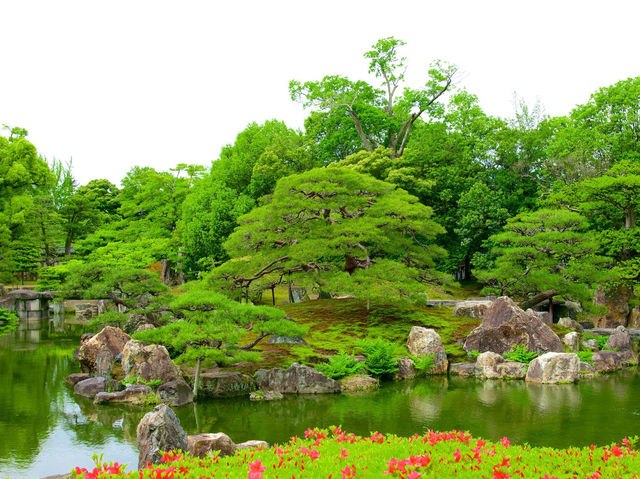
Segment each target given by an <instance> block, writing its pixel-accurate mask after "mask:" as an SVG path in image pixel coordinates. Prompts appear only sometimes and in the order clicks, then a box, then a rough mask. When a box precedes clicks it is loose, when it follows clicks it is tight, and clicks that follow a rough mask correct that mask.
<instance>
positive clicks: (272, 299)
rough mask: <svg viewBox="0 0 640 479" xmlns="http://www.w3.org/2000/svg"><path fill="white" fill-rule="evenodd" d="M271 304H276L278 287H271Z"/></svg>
mask: <svg viewBox="0 0 640 479" xmlns="http://www.w3.org/2000/svg"><path fill="white" fill-rule="evenodd" d="M271 304H272V306H275V305H276V287H275V286H274V287H272V288H271Z"/></svg>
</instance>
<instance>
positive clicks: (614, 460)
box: [73, 428, 640, 479]
mask: <svg viewBox="0 0 640 479" xmlns="http://www.w3.org/2000/svg"><path fill="white" fill-rule="evenodd" d="M124 469H125V467H124V466H123V465H121V464H118V463H100V461H98V463H97V466H96V468H94V469H93V471H88V470H86V469H81V468H76V469H75V470H74V471H73V475H74V477H78V478H85V479H94V478H103V477H104V478H136V479H145V478H152V479H172V478H175V479H177V478H210V477H216V478H229V479H234V478H242V479H267V478H268V479H272V478H273V479H299V478H327V479H352V478H367V477H377V478H383V477H387V478H389V479H396V478H397V479H418V478H423V479H426V478H448V477H454V478H474V479H475V478H485V479H508V478H514V479H516V478H536V479H538V478H539V479H554V478H555V479H565V478H576V479H605V478H606V479H608V478H637V477H640V458H639V457H638V453H637V451H636V450H635V449H634V448H633V444H632V443H630V442H629V441H628V440H627V439H626V438H625V439H624V440H623V441H622V443H621V444H614V445H610V446H605V447H596V446H590V447H585V448H573V447H572V448H568V449H553V448H546V447H529V446H514V445H511V444H510V442H509V440H508V439H507V438H503V439H501V440H500V441H498V442H496V443H492V442H489V441H484V440H482V439H476V438H473V437H472V436H471V435H470V434H468V433H465V432H462V431H450V432H433V431H428V432H427V433H426V434H425V435H424V436H418V435H417V434H416V435H414V436H412V437H410V438H401V437H397V436H393V435H382V434H380V433H377V432H376V433H373V434H372V435H371V436H369V437H358V436H355V435H354V434H349V433H347V432H345V431H342V430H341V429H340V428H335V429H333V430H332V431H328V430H321V429H307V431H306V432H305V437H304V438H299V437H297V436H296V437H293V438H291V440H290V441H289V443H287V444H285V445H282V446H274V447H273V448H271V449H253V450H242V451H239V452H238V453H236V455H235V456H231V457H224V458H222V457H220V458H218V457H207V458H204V459H199V458H192V457H189V455H188V454H184V453H180V452H170V453H167V454H165V456H164V459H163V463H162V464H160V465H151V464H148V465H147V468H145V469H143V470H141V471H134V472H126V471H125V470H124Z"/></svg>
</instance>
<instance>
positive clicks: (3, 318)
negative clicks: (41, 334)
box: [0, 308, 20, 336]
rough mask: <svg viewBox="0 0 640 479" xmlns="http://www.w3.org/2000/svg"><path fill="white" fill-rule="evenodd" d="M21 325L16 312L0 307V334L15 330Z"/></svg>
mask: <svg viewBox="0 0 640 479" xmlns="http://www.w3.org/2000/svg"><path fill="white" fill-rule="evenodd" d="M19 325H20V320H19V319H18V316H17V315H16V314H15V313H14V312H12V311H9V310H6V309H3V308H0V336H4V335H6V334H9V333H11V332H12V331H15V330H16V329H18V326H19Z"/></svg>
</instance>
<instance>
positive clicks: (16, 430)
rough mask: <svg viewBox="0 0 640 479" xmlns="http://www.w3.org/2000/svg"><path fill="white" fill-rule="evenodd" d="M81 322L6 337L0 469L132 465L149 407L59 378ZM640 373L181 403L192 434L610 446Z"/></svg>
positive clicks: (639, 411)
mask: <svg viewBox="0 0 640 479" xmlns="http://www.w3.org/2000/svg"><path fill="white" fill-rule="evenodd" d="M82 332H83V326H82V325H81V324H73V323H72V322H66V323H65V322H64V321H62V320H61V319H56V320H51V321H48V320H29V321H22V322H21V326H20V330H19V331H17V332H15V333H13V334H12V335H10V336H5V337H2V338H0V437H1V438H2V440H0V477H1V478H4V477H7V476H9V477H11V478H31V477H34V478H39V477H43V476H47V475H50V474H59V473H64V472H68V471H69V470H70V469H71V467H72V466H75V465H79V466H82V467H89V466H91V465H92V461H91V455H92V454H93V453H104V457H105V459H108V460H117V461H119V462H124V463H127V464H130V465H131V468H135V465H136V464H137V454H138V452H137V447H136V439H135V434H136V433H135V429H136V426H137V424H138V421H139V420H140V419H141V417H142V416H143V415H144V413H145V412H146V411H145V410H143V409H139V410H135V409H127V410H125V409H122V408H118V407H113V406H99V407H98V406H93V404H92V403H91V401H89V400H82V399H81V398H75V397H74V395H73V392H72V391H71V390H70V389H69V388H67V387H66V386H65V385H64V378H65V377H66V376H67V375H68V374H70V373H72V372H78V371H79V367H78V364H77V362H76V361H75V360H74V359H73V358H72V354H73V351H74V350H75V349H76V348H77V346H78V344H79V338H80V335H81V334H82ZM639 397H640V378H639V376H638V375H636V374H635V373H631V372H627V373H623V374H616V375H610V376H603V377H601V378H598V379H596V380H594V381H590V382H583V383H581V384H575V385H574V384H572V385H547V386H539V385H538V386H534V385H529V384H526V383H525V382H524V381H488V382H481V381H475V380H465V379H457V378H449V379H447V378H435V379H430V380H417V381H414V382H400V383H387V384H384V385H383V387H382V388H381V389H380V390H379V391H377V392H374V393H369V394H363V395H356V396H346V395H323V396H310V397H309V396H307V397H287V398H285V399H284V400H282V401H275V402H251V401H249V400H248V399H228V400H209V401H202V402H198V403H196V404H192V405H188V406H183V407H180V408H176V413H177V414H178V416H179V417H180V420H181V422H182V425H183V427H184V429H185V430H186V432H187V434H195V433H199V432H219V431H222V432H225V433H227V434H228V435H229V436H231V438H232V439H233V440H234V441H236V442H242V441H245V440H249V439H261V440H266V441H268V442H271V443H273V442H282V441H286V440H287V439H288V438H289V437H290V436H292V435H295V434H298V435H302V434H303V432H304V430H305V429H306V428H307V427H309V426H330V425H341V426H342V427H343V428H344V429H346V430H348V431H350V432H354V433H356V434H368V433H369V432H372V431H380V432H383V433H395V434H399V435H403V436H409V435H412V434H414V433H423V432H424V431H426V430H428V429H437V430H448V429H463V430H468V431H470V432H471V433H472V434H474V435H475V436H482V437H485V438H488V439H492V440H497V439H499V438H501V437H503V436H507V437H509V438H510V439H511V441H512V442H515V443H524V442H528V443H530V444H532V445H547V446H554V447H566V446H569V445H588V444H591V443H596V444H607V443H610V442H613V441H619V440H621V439H622V438H623V437H624V436H627V435H629V436H631V435H635V434H637V433H638V432H639V431H640V402H639V401H638V398H639Z"/></svg>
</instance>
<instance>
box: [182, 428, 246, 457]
mask: <svg viewBox="0 0 640 479" xmlns="http://www.w3.org/2000/svg"><path fill="white" fill-rule="evenodd" d="M187 450H188V451H189V454H190V455H191V456H192V457H205V456H207V455H208V454H209V453H215V452H217V453H218V454H217V455H218V456H220V457H224V456H233V455H234V454H235V452H236V445H235V444H234V442H233V441H232V440H231V438H230V437H229V436H227V435H226V434H225V433H223V432H218V433H215V434H214V433H205V434H197V435H195V436H188V437H187Z"/></svg>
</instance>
